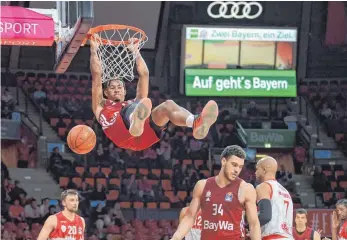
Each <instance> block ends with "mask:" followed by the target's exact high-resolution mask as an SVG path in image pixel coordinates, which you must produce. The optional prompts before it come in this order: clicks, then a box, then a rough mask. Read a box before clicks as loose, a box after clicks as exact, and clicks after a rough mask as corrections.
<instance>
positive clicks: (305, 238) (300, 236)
mask: <svg viewBox="0 0 347 240" xmlns="http://www.w3.org/2000/svg"><path fill="white" fill-rule="evenodd" d="M313 234H314V230H313V229H312V228H309V227H306V229H305V231H304V232H302V233H298V232H297V231H296V229H294V230H293V237H294V239H295V240H313Z"/></svg>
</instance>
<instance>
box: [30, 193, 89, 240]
mask: <svg viewBox="0 0 347 240" xmlns="http://www.w3.org/2000/svg"><path fill="white" fill-rule="evenodd" d="M61 202H62V204H63V206H64V210H63V211H61V212H59V213H57V214H54V215H51V216H49V217H48V218H47V220H46V222H45V224H44V225H43V228H42V229H41V232H40V234H39V236H38V238H37V240H47V239H50V240H60V239H73V240H83V239H84V229H85V222H84V219H83V218H82V217H80V216H79V215H77V214H76V212H77V211H78V193H77V191H76V190H72V189H69V190H65V191H64V192H63V193H62V194H61Z"/></svg>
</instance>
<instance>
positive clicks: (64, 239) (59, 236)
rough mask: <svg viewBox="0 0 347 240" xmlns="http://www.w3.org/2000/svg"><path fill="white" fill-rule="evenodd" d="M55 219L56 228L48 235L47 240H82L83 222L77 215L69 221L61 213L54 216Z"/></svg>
mask: <svg viewBox="0 0 347 240" xmlns="http://www.w3.org/2000/svg"><path fill="white" fill-rule="evenodd" d="M55 216H56V217H57V226H56V227H55V229H54V230H53V232H51V234H50V235H49V240H83V239H84V230H83V220H82V218H81V217H80V216H78V215H77V214H76V215H75V219H74V220H73V221H70V220H69V219H67V218H66V217H65V216H64V215H63V213H62V212H59V213H57V214H55Z"/></svg>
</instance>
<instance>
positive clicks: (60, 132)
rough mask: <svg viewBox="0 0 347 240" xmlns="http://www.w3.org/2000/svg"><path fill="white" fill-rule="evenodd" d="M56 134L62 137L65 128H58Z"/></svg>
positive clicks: (64, 133)
mask: <svg viewBox="0 0 347 240" xmlns="http://www.w3.org/2000/svg"><path fill="white" fill-rule="evenodd" d="M58 135H59V136H60V137H64V136H65V135H66V128H59V129H58Z"/></svg>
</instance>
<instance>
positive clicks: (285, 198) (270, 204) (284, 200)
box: [255, 157, 294, 240]
mask: <svg viewBox="0 0 347 240" xmlns="http://www.w3.org/2000/svg"><path fill="white" fill-rule="evenodd" d="M276 172H277V162H276V160H275V159H274V158H272V157H265V158H262V159H260V160H259V161H258V162H257V166H256V172H255V175H256V178H257V180H258V182H260V184H259V185H258V186H257V188H256V191H257V201H258V207H259V221H260V225H261V237H262V239H263V240H272V239H276V240H280V239H283V240H284V239H294V238H293V232H292V231H293V201H292V197H291V196H290V193H289V192H288V191H287V189H285V188H284V187H283V186H282V185H281V184H280V183H278V182H277V181H276Z"/></svg>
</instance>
